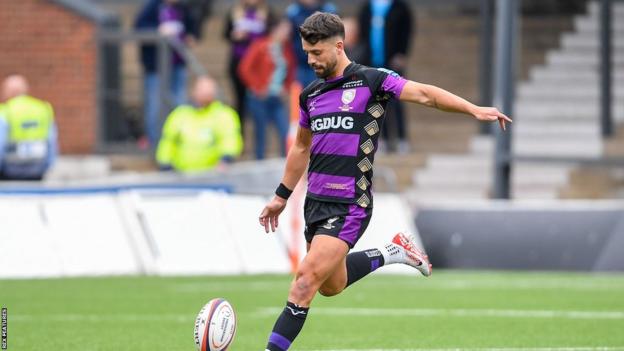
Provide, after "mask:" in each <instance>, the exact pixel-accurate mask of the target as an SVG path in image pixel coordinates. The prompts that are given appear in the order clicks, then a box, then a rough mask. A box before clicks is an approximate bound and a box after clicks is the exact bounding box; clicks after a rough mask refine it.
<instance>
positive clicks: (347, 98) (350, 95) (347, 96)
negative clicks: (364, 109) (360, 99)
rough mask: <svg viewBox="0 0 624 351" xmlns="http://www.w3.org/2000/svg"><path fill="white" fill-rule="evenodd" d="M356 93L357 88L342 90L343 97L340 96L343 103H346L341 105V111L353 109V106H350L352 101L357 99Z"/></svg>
mask: <svg viewBox="0 0 624 351" xmlns="http://www.w3.org/2000/svg"><path fill="white" fill-rule="evenodd" d="M355 93H356V90H355V89H347V90H343V91H342V98H340V100H342V103H343V104H344V105H342V106H340V107H339V109H340V110H341V111H343V112H347V111H351V109H352V108H353V107H351V106H349V104H350V103H352V102H353V100H355Z"/></svg>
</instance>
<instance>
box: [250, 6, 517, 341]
mask: <svg viewBox="0 0 624 351" xmlns="http://www.w3.org/2000/svg"><path fill="white" fill-rule="evenodd" d="M300 32H301V39H302V43H303V49H304V51H305V52H306V53H307V55H308V64H309V65H310V66H312V68H313V69H314V72H315V73H316V76H317V77H318V79H317V80H316V81H314V82H312V83H311V84H310V85H309V86H307V87H306V88H305V89H304V90H303V92H302V93H301V95H300V97H299V104H300V120H299V124H300V126H299V128H298V131H297V137H296V141H295V143H294V145H293V147H292V148H291V150H290V152H289V153H288V157H287V159H286V170H285V172H284V177H283V178H282V182H281V184H280V185H279V187H278V188H277V190H276V192H275V194H276V196H275V197H274V198H273V199H272V200H271V201H270V202H269V203H268V204H267V205H266V207H265V208H264V209H263V210H262V213H261V214H260V224H261V225H262V226H264V228H265V231H266V232H267V233H268V232H269V230H271V231H275V229H276V228H277V226H278V224H279V221H278V217H279V215H280V213H281V212H282V211H283V210H284V208H285V207H286V201H287V200H288V197H289V196H290V194H291V192H292V189H293V188H294V187H295V185H297V182H299V179H300V178H301V176H302V175H303V173H304V172H305V170H306V168H307V169H308V192H307V196H306V200H305V204H304V217H305V238H306V241H307V248H308V253H307V255H306V257H305V258H304V260H303V262H302V263H301V265H300V266H299V268H298V270H297V273H296V276H295V278H294V280H293V282H292V284H291V287H290V292H289V294H288V302H287V304H286V307H285V308H284V310H283V312H282V313H281V315H280V316H279V318H278V319H277V322H276V323H275V326H274V327H273V332H272V333H271V335H270V336H269V341H268V345H267V347H266V350H267V351H285V350H288V348H289V347H290V345H291V343H292V342H293V341H294V340H295V338H296V337H297V335H298V334H299V332H300V331H301V328H302V327H303V324H304V322H305V319H306V316H307V314H308V309H309V308H310V303H311V302H312V299H313V298H314V295H315V294H316V292H317V291H318V292H319V293H321V295H324V296H334V295H337V294H339V293H340V292H341V291H343V290H344V289H345V288H347V287H348V286H350V285H351V284H353V283H355V282H356V281H358V280H360V279H362V278H363V277H364V276H366V275H367V274H369V273H371V272H372V271H374V270H376V269H377V268H379V267H381V266H383V265H388V264H394V263H403V264H407V265H410V266H412V267H414V268H416V269H417V270H419V271H420V272H421V273H422V274H423V275H425V276H429V275H430V274H431V264H429V259H428V257H427V256H426V255H425V254H424V253H422V252H421V251H419V250H418V249H417V248H416V245H415V240H414V237H413V236H411V235H406V234H403V233H398V234H396V235H395V236H394V238H393V239H392V241H391V243H389V244H388V245H386V246H385V247H380V248H374V249H370V250H365V251H360V252H352V253H348V252H349V250H350V249H351V248H353V246H354V245H355V243H356V242H357V241H358V239H359V238H360V237H361V235H362V234H363V233H364V231H365V230H366V227H367V226H368V223H369V221H370V219H371V215H372V211H373V195H372V192H371V186H372V177H373V159H374V155H375V151H376V147H377V139H378V137H379V131H380V130H381V127H382V123H383V120H384V114H385V110H386V104H387V103H388V100H389V99H392V98H398V99H400V100H401V101H407V102H414V103H418V104H422V105H426V106H430V107H434V108H437V109H440V110H444V111H449V112H460V113H465V114H468V115H472V116H473V117H475V118H476V119H478V120H480V121H498V122H499V124H500V127H501V128H502V129H503V130H504V129H505V123H506V122H511V119H509V118H508V117H507V116H505V115H504V114H502V113H501V112H499V111H498V110H497V109H496V108H494V107H479V106H476V105H474V104H472V103H470V102H468V101H466V100H464V99H462V98H461V97H459V96H456V95H453V94H451V93H449V92H447V91H445V90H443V89H440V88H437V87H435V86H431V85H426V84H421V83H417V82H413V81H409V80H406V79H404V78H402V77H400V76H399V75H398V74H396V73H394V72H392V71H390V70H387V69H382V68H380V69H375V68H370V67H366V66H362V65H358V64H356V63H353V62H351V61H350V60H349V58H348V57H347V56H346V55H345V52H344V42H343V40H344V26H343V24H342V21H341V20H340V17H338V16H336V15H333V14H328V13H319V12H317V13H315V14H313V15H312V16H310V17H308V18H307V19H306V21H305V22H304V23H303V25H302V26H301V27H300Z"/></svg>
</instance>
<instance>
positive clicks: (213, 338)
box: [194, 298, 236, 351]
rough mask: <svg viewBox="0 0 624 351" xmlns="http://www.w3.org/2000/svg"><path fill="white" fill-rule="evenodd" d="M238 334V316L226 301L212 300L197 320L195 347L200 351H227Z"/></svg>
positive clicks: (200, 312)
mask: <svg viewBox="0 0 624 351" xmlns="http://www.w3.org/2000/svg"><path fill="white" fill-rule="evenodd" d="M234 334H236V314H235V313H234V308H232V305H231V304H230V303H229V302H227V301H226V300H225V299H221V298H217V299H212V300H210V301H209V302H208V303H207V304H206V305H205V306H204V307H203V308H202V309H201V311H199V314H198V315H197V319H196V320H195V333H194V336H195V346H197V350H199V351H225V350H227V349H228V347H229V346H230V345H231V344H232V340H234Z"/></svg>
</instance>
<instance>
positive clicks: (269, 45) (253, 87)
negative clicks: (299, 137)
mask: <svg viewBox="0 0 624 351" xmlns="http://www.w3.org/2000/svg"><path fill="white" fill-rule="evenodd" d="M290 32H291V28H290V23H288V21H286V20H282V21H280V22H279V23H277V24H276V25H275V26H274V27H273V28H272V29H271V32H270V34H269V36H267V37H265V38H262V39H259V40H257V41H256V42H254V43H253V44H252V45H251V47H249V51H248V52H247V54H246V55H245V56H244V57H243V60H242V61H241V63H240V66H239V69H238V72H239V75H240V78H241V79H242V80H243V82H244V83H245V85H246V87H247V88H248V89H249V90H248V99H249V100H248V101H249V110H250V112H251V114H252V115H253V118H254V130H255V143H256V144H255V151H256V158H257V159H259V160H260V159H263V158H264V149H265V127H266V125H267V124H268V123H269V122H272V123H273V124H274V125H275V127H276V129H277V132H278V135H279V139H280V147H281V152H282V155H283V156H285V155H286V136H287V134H288V117H287V115H286V110H285V108H284V104H283V102H282V96H281V94H282V93H287V92H288V88H289V87H290V84H291V83H292V82H293V80H294V78H295V65H296V64H295V56H294V54H293V51H292V47H291V43H290Z"/></svg>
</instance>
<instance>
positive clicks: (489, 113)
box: [472, 106, 513, 130]
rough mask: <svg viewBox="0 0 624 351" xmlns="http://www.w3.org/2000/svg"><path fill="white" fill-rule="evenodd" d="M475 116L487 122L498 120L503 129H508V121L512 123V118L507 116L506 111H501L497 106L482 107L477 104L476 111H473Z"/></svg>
mask: <svg viewBox="0 0 624 351" xmlns="http://www.w3.org/2000/svg"><path fill="white" fill-rule="evenodd" d="M472 114H473V116H475V118H476V119H478V120H479V121H486V122H494V121H498V124H499V125H500V127H501V129H502V130H506V129H507V128H506V127H507V126H506V123H507V122H509V123H512V122H513V121H512V120H511V118H509V117H507V116H505V114H504V113H502V112H500V111H499V110H498V109H497V108H496V107H481V106H477V107H476V108H475V109H474V111H472Z"/></svg>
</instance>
